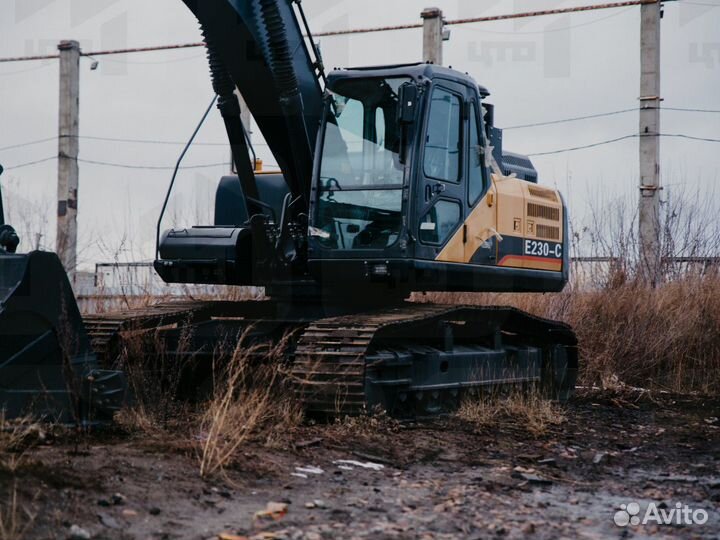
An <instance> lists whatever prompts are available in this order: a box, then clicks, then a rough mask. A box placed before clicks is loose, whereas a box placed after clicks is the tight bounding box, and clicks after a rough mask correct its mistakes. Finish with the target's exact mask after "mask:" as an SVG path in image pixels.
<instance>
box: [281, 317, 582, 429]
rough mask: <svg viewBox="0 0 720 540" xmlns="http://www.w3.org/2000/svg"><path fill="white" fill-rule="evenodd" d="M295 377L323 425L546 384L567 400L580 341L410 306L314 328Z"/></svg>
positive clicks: (303, 342) (538, 328)
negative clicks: (413, 401)
mask: <svg viewBox="0 0 720 540" xmlns="http://www.w3.org/2000/svg"><path fill="white" fill-rule="evenodd" d="M452 327H457V328H462V327H465V328H462V330H461V332H458V333H464V336H462V337H460V338H459V339H460V340H462V344H460V345H456V344H454V343H452V344H451V343H450V341H452V340H453V338H452V336H449V334H448V332H447V331H445V330H447V329H449V328H452ZM468 336H471V337H468ZM474 336H476V337H477V339H475V337H474ZM449 340H450V341H449ZM473 341H475V342H473ZM503 341H505V342H508V343H510V344H511V345H509V346H503ZM503 347H504V348H503ZM503 355H505V356H506V357H503ZM501 358H502V359H501ZM519 358H520V360H519ZM522 358H525V363H523V361H522ZM558 363H559V364H561V365H560V366H559V367H558V366H556V365H555V364H558ZM455 366H459V369H460V370H461V371H460V372H457V373H459V375H458V377H457V379H456V380H454V379H452V375H453V370H454V369H455ZM555 368H557V369H555ZM556 371H557V372H556ZM292 374H293V377H294V379H295V381H296V385H295V388H296V393H297V396H298V398H299V399H300V400H301V401H302V402H303V403H304V405H305V408H306V410H307V411H308V412H310V413H316V414H321V415H335V416H345V415H356V414H360V413H362V412H363V411H367V410H370V409H373V408H375V407H378V406H379V407H381V408H386V409H392V410H395V409H398V408H400V406H402V405H403V404H404V403H406V402H407V401H408V399H409V398H410V397H415V398H418V399H419V400H423V399H425V400H426V401H427V399H428V396H429V397H430V399H431V400H434V401H435V402H436V401H437V400H438V399H440V400H442V399H443V397H442V396H445V397H447V396H449V397H450V398H451V399H453V400H455V401H457V400H456V398H457V397H458V396H459V393H460V391H462V390H465V389H468V388H472V387H481V386H494V385H498V386H499V385H507V384H521V383H543V382H544V383H546V386H547V385H550V386H552V387H553V389H552V393H553V394H554V395H555V397H558V398H560V399H567V397H569V395H570V394H571V393H572V390H573V389H574V383H575V378H576V375H577V351H576V340H575V336H574V334H573V333H572V331H571V330H570V329H569V327H567V326H565V325H563V324H561V323H556V322H553V321H547V320H544V319H540V318H537V317H533V316H531V315H528V314H525V313H523V312H520V311H518V310H515V309H512V308H496V307H471V306H460V307H458V306H451V305H433V304H412V303H408V304H405V305H403V306H402V307H397V308H393V309H385V310H382V311H379V312H374V313H365V314H357V315H347V316H341V317H333V318H327V319H321V320H317V321H315V322H313V323H311V324H310V325H309V326H308V327H307V328H306V329H305V332H304V333H303V334H302V336H301V337H300V339H299V341H298V344H297V348H296V350H295V354H294V363H293V368H292ZM441 395H442V396H441ZM391 412H392V411H391Z"/></svg>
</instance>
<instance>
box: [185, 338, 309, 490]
mask: <svg viewBox="0 0 720 540" xmlns="http://www.w3.org/2000/svg"><path fill="white" fill-rule="evenodd" d="M244 342H245V339H241V340H240V342H239V343H238V345H237V347H236V348H235V351H234V352H233V354H232V357H231V358H230V360H229V362H228V364H227V366H226V368H225V370H224V371H223V372H221V376H220V377H219V378H218V381H217V382H216V384H215V389H214V394H213V398H212V399H211V400H210V402H209V403H207V404H206V408H205V412H204V414H203V415H202V419H201V421H200V432H201V433H202V438H201V443H200V447H199V452H198V453H199V458H200V475H201V476H203V477H207V476H213V475H216V474H218V473H222V472H223V471H224V470H225V469H226V468H228V467H230V466H232V465H234V464H236V462H237V458H238V457H239V450H240V449H241V448H243V447H244V446H245V445H246V444H247V443H248V442H250V441H251V440H260V441H261V442H262V443H263V444H265V445H271V446H272V445H276V444H277V443H278V442H279V440H280V439H281V438H282V437H287V434H288V431H289V430H291V429H292V428H293V427H295V426H297V425H298V424H299V423H300V422H301V420H302V411H301V409H300V408H299V404H298V403H297V401H296V400H295V399H294V396H293V393H292V389H291V388H290V387H289V385H288V379H287V378H286V376H285V373H284V370H283V367H282V365H283V364H282V360H283V356H284V351H285V349H286V348H287V343H286V342H285V340H282V341H281V342H280V343H278V344H275V345H274V346H273V347H272V348H271V349H270V350H269V351H261V349H260V348H259V347H258V346H250V347H247V346H245V344H244Z"/></svg>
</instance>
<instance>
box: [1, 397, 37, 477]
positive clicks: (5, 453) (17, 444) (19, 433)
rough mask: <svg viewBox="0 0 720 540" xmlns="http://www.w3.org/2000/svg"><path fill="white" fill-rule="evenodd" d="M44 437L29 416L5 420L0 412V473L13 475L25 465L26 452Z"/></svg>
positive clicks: (3, 414) (35, 421) (2, 412)
mask: <svg viewBox="0 0 720 540" xmlns="http://www.w3.org/2000/svg"><path fill="white" fill-rule="evenodd" d="M44 437H45V431H44V429H43V427H42V426H41V425H40V424H39V423H38V422H37V420H35V419H33V418H32V417H30V416H26V417H22V418H16V419H13V420H7V419H6V418H5V413H4V411H2V410H0V472H2V471H5V472H8V473H11V474H14V473H15V472H16V471H17V470H18V469H19V468H20V467H22V466H23V465H24V464H25V463H26V457H27V452H28V450H30V449H31V448H32V447H33V445H34V444H35V443H36V442H37V441H38V440H42V439H43V438H44Z"/></svg>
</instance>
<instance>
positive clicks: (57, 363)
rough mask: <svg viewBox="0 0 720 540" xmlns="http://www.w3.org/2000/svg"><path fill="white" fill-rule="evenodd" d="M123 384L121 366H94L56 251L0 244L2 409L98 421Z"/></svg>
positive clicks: (118, 400)
mask: <svg viewBox="0 0 720 540" xmlns="http://www.w3.org/2000/svg"><path fill="white" fill-rule="evenodd" d="M126 387H127V384H126V381H125V377H124V374H123V373H122V372H120V371H110V370H102V369H99V365H98V362H97V358H96V356H95V354H94V353H93V351H92V347H91V345H90V341H89V339H88V337H87V334H86V332H85V327H84V325H83V322H82V318H81V316H80V311H79V309H78V306H77V303H76V302H75V297H74V295H73V291H72V288H71V287H70V282H69V280H68V278H67V274H66V273H65V270H64V269H63V267H62V264H61V263H60V259H59V258H58V256H57V255H56V254H55V253H49V252H40V251H34V252H32V253H29V254H26V255H15V254H11V253H7V252H5V251H4V250H0V414H4V415H5V417H6V418H12V417H18V416H21V415H25V414H31V415H33V416H36V417H42V418H44V419H46V420H49V421H57V422H60V423H82V424H93V423H102V422H105V421H109V420H111V419H112V416H113V413H114V412H115V411H117V410H118V409H119V408H120V407H121V405H122V403H123V402H124V399H125V394H126Z"/></svg>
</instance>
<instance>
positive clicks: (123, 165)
mask: <svg viewBox="0 0 720 540" xmlns="http://www.w3.org/2000/svg"><path fill="white" fill-rule="evenodd" d="M78 162H79V163H86V164H88V165H102V166H105V167H115V168H119V169H139V170H146V171H172V170H175V167H174V166H172V165H131V164H129V163H112V162H109V161H99V160H94V159H82V158H78ZM220 166H222V167H229V166H230V164H229V162H227V161H225V162H222V163H205V164H202V165H185V166H182V167H179V168H180V169H209V168H211V167H220Z"/></svg>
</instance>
